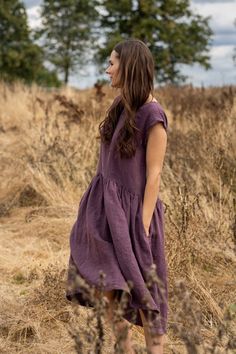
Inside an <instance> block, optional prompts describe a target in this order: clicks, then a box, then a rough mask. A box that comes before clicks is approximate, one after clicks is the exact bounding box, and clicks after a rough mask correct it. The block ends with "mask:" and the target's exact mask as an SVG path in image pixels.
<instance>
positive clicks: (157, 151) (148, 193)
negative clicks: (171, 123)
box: [142, 123, 167, 235]
mask: <svg viewBox="0 0 236 354" xmlns="http://www.w3.org/2000/svg"><path fill="white" fill-rule="evenodd" d="M166 145H167V134H166V131H165V128H164V127H163V125H162V123H157V124H155V125H154V126H153V127H151V128H150V130H149V134H148V140H147V149H146V186H145V191H144V199H143V215H142V217H143V225H144V228H145V231H146V234H147V235H148V234H149V227H150V223H151V219H152V215H153V212H154V209H155V205H156V202H157V198H158V193H159V187H160V181H161V172H162V166H163V162H164V157H165V152H166Z"/></svg>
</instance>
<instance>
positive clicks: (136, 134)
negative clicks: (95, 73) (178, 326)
mask: <svg viewBox="0 0 236 354" xmlns="http://www.w3.org/2000/svg"><path fill="white" fill-rule="evenodd" d="M106 73H107V74H108V75H109V76H110V79H111V86H112V87H114V88H117V89H118V90H119V91H120V95H119V96H117V97H116V99H115V100H114V102H113V104H112V105H111V107H110V108H109V110H108V112H107V116H106V118H105V119H104V121H103V122H101V123H100V126H99V131H100V137H101V146H100V157H99V162H98V166H97V173H96V175H95V176H94V177H93V179H92V181H91V183H90V185H89V187H88V189H87V191H86V192H85V193H84V195H83V197H82V199H81V201H80V206H79V212H78V217H77V220H76V222H75V224H74V226H73V228H72V231H71V236H70V247H71V255H70V262H69V265H70V266H69V273H68V290H67V298H68V299H69V300H72V299H73V298H76V299H77V300H78V301H79V303H80V304H81V305H86V304H88V303H85V300H84V299H83V296H82V294H81V292H80V289H79V288H77V289H75V288H74V289H73V288H72V287H71V285H72V284H73V277H72V273H71V271H70V269H72V268H73V267H74V269H76V272H77V274H79V275H80V276H81V277H82V278H83V279H85V280H86V281H87V282H88V283H89V284H93V285H95V286H96V285H98V283H99V271H100V270H102V271H103V272H104V273H105V274H106V278H105V288H104V290H105V291H104V295H105V296H106V297H107V299H108V300H109V304H110V307H109V313H108V316H110V318H111V317H112V313H113V312H112V311H113V309H114V303H115V299H116V297H117V295H120V294H121V293H122V292H123V291H124V292H127V293H128V295H129V302H128V305H127V308H126V310H125V313H124V318H123V322H122V323H121V324H120V326H126V325H129V324H130V323H134V324H136V325H139V326H143V327H144V334H145V339H146V345H147V349H148V350H149V352H150V353H153V354H162V353H163V344H164V335H165V333H166V325H167V296H168V294H167V293H168V290H167V267H166V261H165V252H164V212H163V204H162V201H161V200H160V198H159V197H158V193H159V186H160V180H161V171H162V166H163V161H164V156H165V152H166V145H167V127H168V122H167V117H166V115H165V113H164V111H163V109H162V107H161V106H160V104H159V103H158V102H157V100H155V99H154V98H153V90H154V85H153V80H154V62H153V57H152V55H151V52H150V51H149V49H148V47H147V46H146V45H145V44H144V43H143V42H142V41H140V40H136V39H130V40H126V41H122V42H120V43H118V44H117V45H116V46H115V47H114V49H113V51H112V53H111V56H110V60H109V67H108V68H107V70H106ZM153 264H154V269H155V272H156V275H157V277H158V280H159V282H158V283H155V284H154V285H153V286H152V287H147V284H146V283H145V281H146V280H147V274H148V272H149V270H150V269H151V267H152V266H153ZM128 281H131V284H132V288H131V290H130V288H129V286H128V285H127V282H128ZM144 299H146V300H145V301H148V304H149V305H148V306H149V307H147V302H145V301H144ZM148 308H149V309H150V310H151V314H152V315H153V317H152V323H151V324H152V326H151V327H150V325H148V323H149V322H148V321H147V319H148ZM134 313H135V314H136V315H137V316H136V318H135V319H134V317H133V314H134ZM149 324H150V323H149ZM128 327H129V326H128ZM151 328H152V331H151ZM118 330H120V328H119V329H118ZM116 333H118V332H116ZM156 340H157V342H158V343H157V344H155V343H156ZM123 347H124V350H125V353H134V351H133V349H132V346H131V329H130V328H129V330H128V336H127V339H126V340H125V341H124V343H123Z"/></svg>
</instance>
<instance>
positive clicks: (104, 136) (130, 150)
mask: <svg viewBox="0 0 236 354" xmlns="http://www.w3.org/2000/svg"><path fill="white" fill-rule="evenodd" d="M113 50H115V51H116V53H117V56H118V59H119V61H120V62H119V69H118V82H119V88H120V89H121V95H120V96H119V97H118V98H117V100H115V101H114V103H113V104H112V105H111V107H110V108H109V109H108V111H107V114H106V117H105V119H104V120H103V121H102V122H101V123H100V124H99V131H100V138H101V140H102V141H103V142H104V143H106V144H109V143H110V141H111V139H112V136H113V133H114V130H115V128H116V125H117V123H118V119H119V116H120V114H121V112H122V111H123V109H124V114H125V123H124V126H123V127H122V128H121V130H120V131H119V135H118V137H117V142H116V148H117V151H118V152H119V154H120V157H121V158H130V157H132V156H134V154H135V151H136V147H137V136H136V132H135V130H138V128H137V127H136V124H135V114H136V112H137V110H138V109H139V107H141V106H142V105H143V104H144V103H145V102H146V101H147V99H148V97H149V94H150V93H151V94H152V95H153V90H154V84H153V80H154V61H153V57H152V54H151V52H150V50H149V49H148V47H147V45H146V44H145V43H144V42H142V41H140V40H138V39H128V40H125V41H122V42H119V43H118V44H116V45H115V47H114V48H113Z"/></svg>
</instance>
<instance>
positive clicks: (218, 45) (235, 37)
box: [24, 0, 236, 88]
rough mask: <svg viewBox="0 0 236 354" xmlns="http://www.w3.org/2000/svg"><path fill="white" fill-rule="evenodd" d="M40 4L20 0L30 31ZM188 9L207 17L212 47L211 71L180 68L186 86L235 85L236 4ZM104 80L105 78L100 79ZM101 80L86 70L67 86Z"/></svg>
mask: <svg viewBox="0 0 236 354" xmlns="http://www.w3.org/2000/svg"><path fill="white" fill-rule="evenodd" d="M41 2H42V0H24V3H25V5H26V8H27V13H28V17H29V25H30V26H31V27H32V28H35V27H36V26H39V25H40V17H39V5H40V3H41ZM191 7H192V9H193V10H194V12H195V13H199V14H200V15H203V16H211V19H210V22H209V24H210V27H211V28H212V30H213V31H214V36H213V43H212V47H211V50H210V56H211V64H212V69H211V70H208V71H206V70H204V69H203V68H201V67H200V66H199V65H197V64H196V65H193V66H184V67H183V70H182V72H183V74H186V75H188V77H189V78H188V80H187V83H192V84H193V85H194V86H201V85H202V84H203V85H204V86H222V85H226V84H234V85H236V66H234V63H233V59H232V56H233V49H234V47H236V27H235V26H234V19H235V18H236V0H224V1H221V0H192V1H191ZM104 77H105V76H104ZM98 78H102V76H101V75H99V74H98V73H97V71H96V68H94V67H90V68H89V70H88V72H87V73H86V74H85V76H84V77H82V78H81V75H80V77H79V75H73V77H71V78H70V80H69V84H70V85H72V86H76V87H79V88H85V87H89V86H92V85H93V84H94V82H95V81H96V80H97V79H98Z"/></svg>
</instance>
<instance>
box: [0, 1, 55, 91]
mask: <svg viewBox="0 0 236 354" xmlns="http://www.w3.org/2000/svg"><path fill="white" fill-rule="evenodd" d="M0 75H1V78H2V79H4V80H6V81H14V80H15V79H22V80H23V81H25V82H26V83H31V82H33V81H36V82H38V83H40V84H44V85H45V84H48V82H50V83H51V84H53V85H59V81H58V79H57V77H56V75H55V73H53V72H52V73H50V72H49V71H48V70H47V69H46V68H45V67H44V66H43V52H42V49H40V48H39V46H37V45H36V44H34V43H33V42H32V40H31V39H30V31H29V28H28V24H27V14H26V10H25V7H24V5H23V3H22V1H19V0H11V1H4V0H0Z"/></svg>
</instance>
